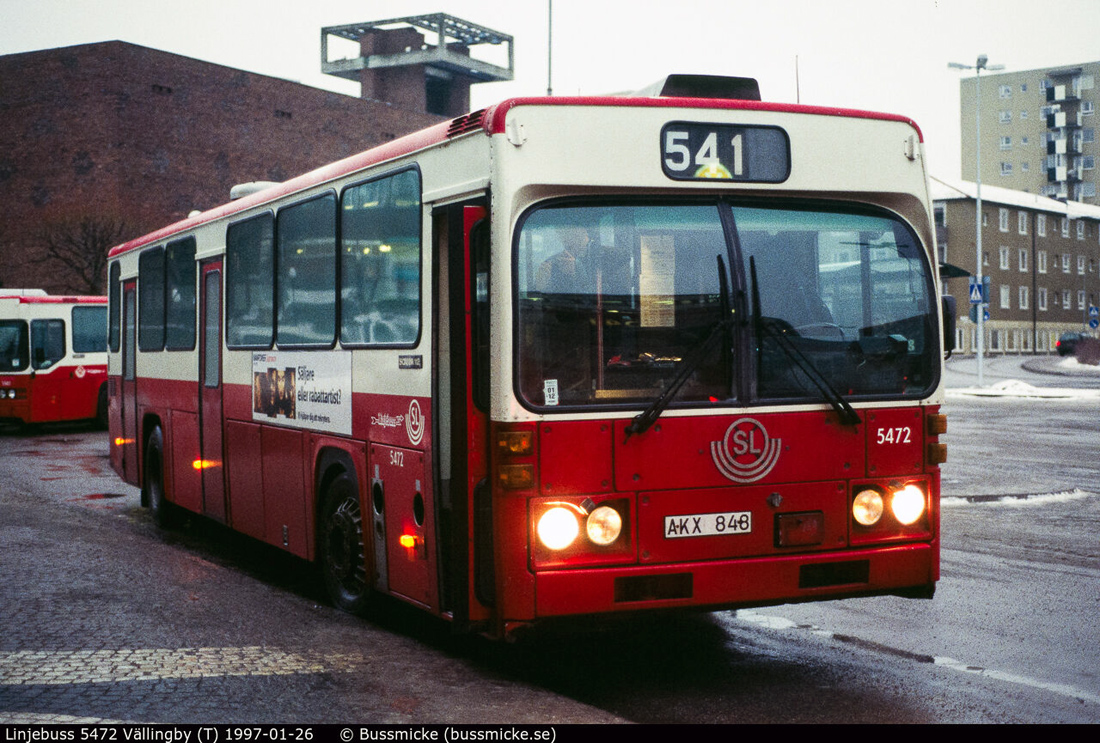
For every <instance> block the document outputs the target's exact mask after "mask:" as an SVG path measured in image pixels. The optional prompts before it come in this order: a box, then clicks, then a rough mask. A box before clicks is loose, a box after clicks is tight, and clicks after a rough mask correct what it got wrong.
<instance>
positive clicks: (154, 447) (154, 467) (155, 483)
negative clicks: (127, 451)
mask: <svg viewBox="0 0 1100 743" xmlns="http://www.w3.org/2000/svg"><path fill="white" fill-rule="evenodd" d="M143 475H144V476H143V477H142V488H141V499H142V502H144V503H147V504H148V506H149V511H150V512H151V513H152V514H153V521H155V522H156V524H157V526H159V527H160V528H162V529H171V528H172V527H174V526H176V525H177V524H178V523H179V516H178V513H177V511H176V507H175V505H173V504H172V503H171V502H169V500H168V498H167V497H166V496H165V494H164V434H163V433H161V430H160V426H157V427H156V428H154V429H153V432H152V433H151V434H149V440H148V441H147V442H146V444H145V467H144V473H143Z"/></svg>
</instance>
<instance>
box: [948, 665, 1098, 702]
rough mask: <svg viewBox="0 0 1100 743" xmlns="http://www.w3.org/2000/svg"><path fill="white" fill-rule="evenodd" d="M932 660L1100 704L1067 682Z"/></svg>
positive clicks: (959, 669)
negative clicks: (1055, 681)
mask: <svg viewBox="0 0 1100 743" xmlns="http://www.w3.org/2000/svg"><path fill="white" fill-rule="evenodd" d="M933 662H934V663H935V664H936V665H937V666H943V667H944V668H950V669H951V670H953V671H961V672H963V673H970V674H975V675H978V676H985V677H986V678H992V679H997V680H998V681H1007V682H1008V683H1010V684H1020V685H1021V686H1029V687H1031V688H1033V689H1043V690H1045V691H1049V692H1053V693H1054V694H1058V695H1060V696H1064V697H1069V698H1070V699H1080V700H1081V701H1085V702H1092V703H1093V704H1100V696H1098V695H1096V694H1093V693H1092V692H1089V691H1085V690H1084V689H1078V688H1077V687H1075V686H1070V685H1069V684H1054V683H1051V682H1049V681H1039V680H1038V679H1033V678H1028V677H1027V676H1020V675H1019V674H1015V673H1005V672H1004V671H998V670H995V669H993V668H982V667H980V666H972V665H967V664H966V663H963V662H961V661H957V660H955V659H954V658H946V657H938V656H937V657H935V658H933Z"/></svg>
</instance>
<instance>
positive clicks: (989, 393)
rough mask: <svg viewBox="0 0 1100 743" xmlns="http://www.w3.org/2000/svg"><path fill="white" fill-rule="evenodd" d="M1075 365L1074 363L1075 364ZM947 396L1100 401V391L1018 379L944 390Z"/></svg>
mask: <svg viewBox="0 0 1100 743" xmlns="http://www.w3.org/2000/svg"><path fill="white" fill-rule="evenodd" d="M1075 363H1076V362H1075ZM946 392H947V395H948V396H959V395H970V396H974V397H1026V398H1036V399H1050V400H1071V399H1072V400H1100V390H1088V389H1073V388H1069V387H1035V386H1034V385H1030V384H1028V383H1027V382H1021V381H1020V380H1018V379H1006V380H1004V381H1003V382H997V383H996V384H991V385H989V386H988V387H957V388H953V389H948V390H946Z"/></svg>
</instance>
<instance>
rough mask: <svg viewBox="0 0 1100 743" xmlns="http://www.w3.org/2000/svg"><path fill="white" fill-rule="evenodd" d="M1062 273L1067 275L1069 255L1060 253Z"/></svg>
mask: <svg viewBox="0 0 1100 743" xmlns="http://www.w3.org/2000/svg"><path fill="white" fill-rule="evenodd" d="M1062 273H1069V253H1062Z"/></svg>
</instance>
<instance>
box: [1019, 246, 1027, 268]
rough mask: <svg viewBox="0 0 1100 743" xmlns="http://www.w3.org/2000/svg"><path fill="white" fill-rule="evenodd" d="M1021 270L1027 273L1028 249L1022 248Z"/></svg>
mask: <svg viewBox="0 0 1100 743" xmlns="http://www.w3.org/2000/svg"><path fill="white" fill-rule="evenodd" d="M1019 257H1020V270H1021V271H1027V248H1020V252H1019Z"/></svg>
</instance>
